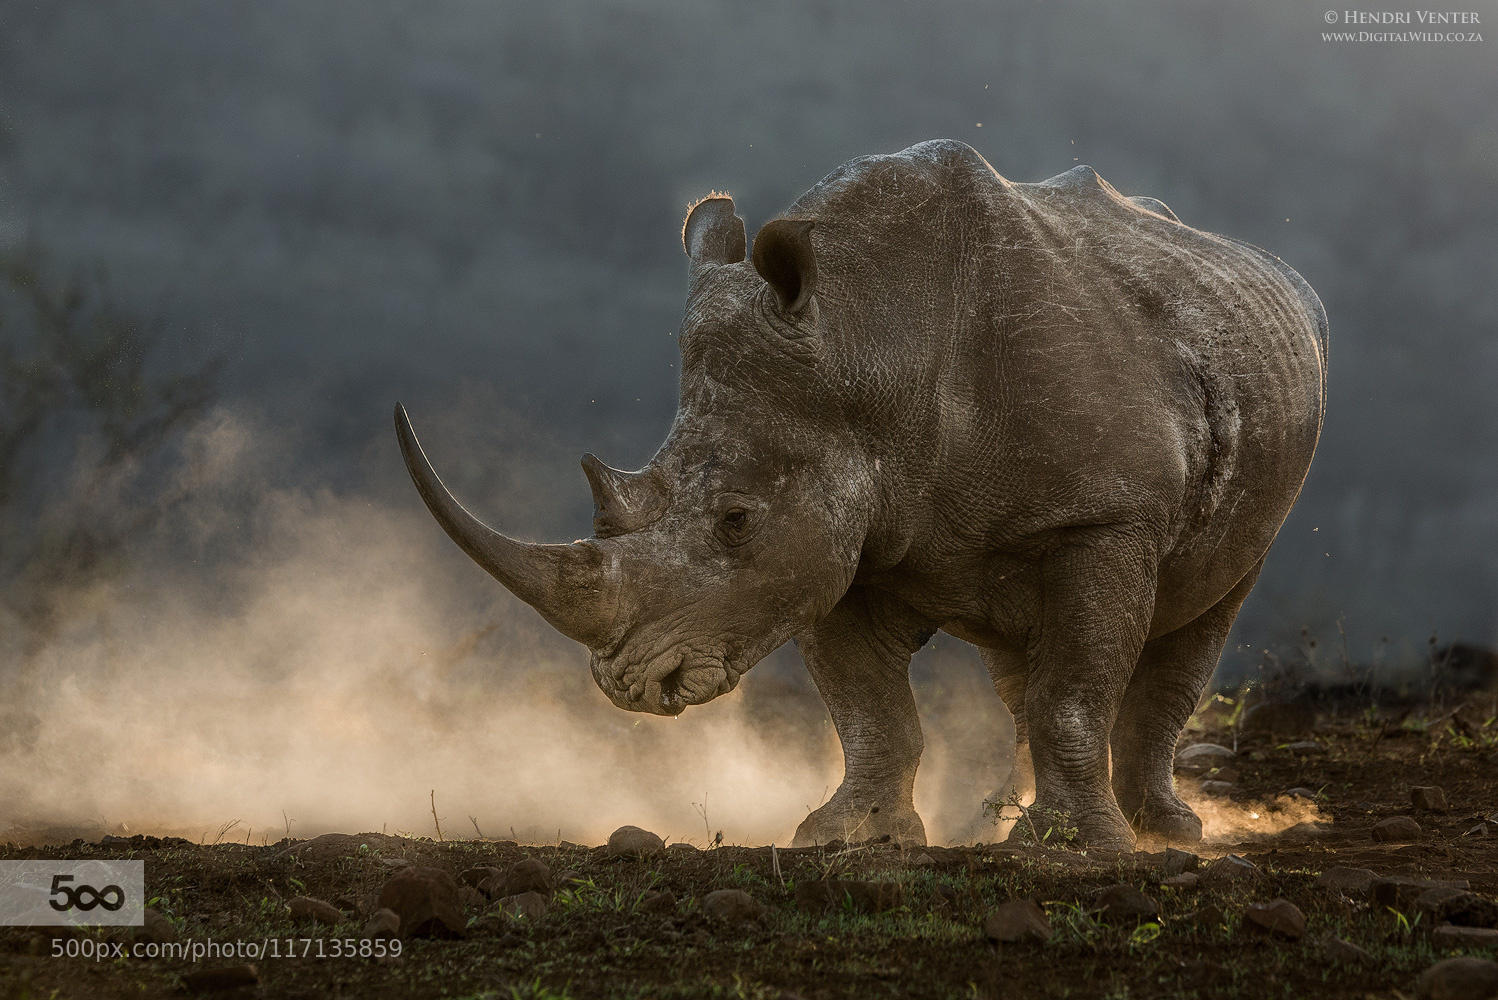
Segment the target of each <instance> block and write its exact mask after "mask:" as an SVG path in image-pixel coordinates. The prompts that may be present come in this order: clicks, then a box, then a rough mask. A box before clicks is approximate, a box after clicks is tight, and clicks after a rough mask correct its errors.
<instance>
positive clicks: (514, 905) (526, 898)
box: [499, 892, 546, 920]
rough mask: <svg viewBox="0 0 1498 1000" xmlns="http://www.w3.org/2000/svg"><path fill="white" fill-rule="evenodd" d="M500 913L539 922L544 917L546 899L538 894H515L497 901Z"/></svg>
mask: <svg viewBox="0 0 1498 1000" xmlns="http://www.w3.org/2000/svg"><path fill="white" fill-rule="evenodd" d="M499 908H500V910H501V911H502V912H504V913H507V914H509V915H510V916H512V917H520V918H522V919H525V920H540V919H541V918H542V917H544V916H546V897H545V896H543V895H541V894H540V893H539V892H517V893H516V894H515V895H513V896H506V897H504V898H503V899H501V900H500V901H499Z"/></svg>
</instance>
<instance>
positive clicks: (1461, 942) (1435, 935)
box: [1430, 924, 1498, 996]
mask: <svg viewBox="0 0 1498 1000" xmlns="http://www.w3.org/2000/svg"><path fill="white" fill-rule="evenodd" d="M1430 943H1431V944H1433V945H1435V946H1437V947H1438V948H1469V947H1471V948H1492V947H1493V946H1494V945H1498V930H1494V929H1493V928H1491V927H1457V926H1456V925H1455V924H1442V925H1441V926H1440V927H1437V928H1436V929H1435V930H1433V931H1431V932H1430ZM1494 995H1495V996H1498V994H1494Z"/></svg>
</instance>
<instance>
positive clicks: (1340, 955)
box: [1321, 937, 1373, 965]
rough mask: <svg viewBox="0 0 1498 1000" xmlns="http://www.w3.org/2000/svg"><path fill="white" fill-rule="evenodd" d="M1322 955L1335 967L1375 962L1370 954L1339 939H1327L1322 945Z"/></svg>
mask: <svg viewBox="0 0 1498 1000" xmlns="http://www.w3.org/2000/svg"><path fill="white" fill-rule="evenodd" d="M1321 954H1322V957H1324V958H1325V959H1326V960H1327V961H1328V962H1330V963H1332V964H1333V965H1367V964H1368V963H1370V962H1372V961H1373V956H1372V955H1370V954H1368V952H1366V951H1364V950H1363V949H1362V948H1359V947H1358V946H1357V945H1355V944H1353V943H1352V942H1351V941H1344V940H1343V939H1342V938H1339V937H1329V938H1327V939H1326V941H1325V942H1324V943H1323V944H1322V945H1321Z"/></svg>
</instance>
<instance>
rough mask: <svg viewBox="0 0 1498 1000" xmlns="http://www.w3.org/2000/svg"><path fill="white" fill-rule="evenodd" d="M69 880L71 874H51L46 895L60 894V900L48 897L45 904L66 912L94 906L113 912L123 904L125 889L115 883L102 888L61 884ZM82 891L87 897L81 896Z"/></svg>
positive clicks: (71, 877)
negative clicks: (50, 889) (48, 890)
mask: <svg viewBox="0 0 1498 1000" xmlns="http://www.w3.org/2000/svg"><path fill="white" fill-rule="evenodd" d="M71 881H73V876H72V875H53V876H52V891H51V892H50V893H48V895H50V896H56V895H59V894H60V895H61V896H62V902H60V903H59V902H58V901H57V900H55V899H49V900H47V905H48V906H50V907H52V909H54V910H57V911H58V912H59V913H66V912H67V911H68V910H72V909H78V910H85V911H87V910H92V909H93V908H94V907H96V906H102V907H104V909H106V910H109V911H111V912H113V911H115V910H118V909H119V908H120V907H122V906H124V905H125V890H124V889H121V888H120V887H119V886H117V885H106V886H105V887H104V888H102V889H95V888H94V887H93V886H91V885H80V886H67V885H63V883H64V882H71ZM84 893H87V894H88V898H87V899H84V898H83V896H84Z"/></svg>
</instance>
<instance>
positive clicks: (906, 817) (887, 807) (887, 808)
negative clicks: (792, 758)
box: [791, 790, 926, 847]
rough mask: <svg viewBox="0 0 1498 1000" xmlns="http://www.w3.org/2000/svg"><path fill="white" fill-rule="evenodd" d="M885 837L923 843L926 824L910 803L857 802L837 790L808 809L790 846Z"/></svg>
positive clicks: (809, 845)
mask: <svg viewBox="0 0 1498 1000" xmlns="http://www.w3.org/2000/svg"><path fill="white" fill-rule="evenodd" d="M884 837H888V838H889V839H890V841H891V842H892V843H897V844H907V845H919V846H924V845H925V843H926V824H924V823H922V822H921V817H920V816H919V815H918V814H917V813H916V811H915V808H914V807H913V806H911V805H908V804H906V805H891V804H889V803H887V802H885V803H874V802H868V801H860V800H859V799H858V798H857V797H855V796H843V795H842V792H841V790H839V792H838V794H836V795H834V796H833V797H832V798H831V800H829V801H828V802H827V804H826V805H824V806H821V807H820V808H818V809H815V810H813V811H812V813H811V815H810V816H807V817H806V819H804V820H802V821H801V825H800V826H798V827H797V828H796V837H795V839H794V840H793V841H791V846H792V847H815V846H818V845H820V844H830V843H832V842H833V841H834V840H840V841H842V842H843V843H846V844H856V843H862V842H863V841H867V840H879V839H881V838H884Z"/></svg>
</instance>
